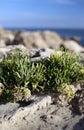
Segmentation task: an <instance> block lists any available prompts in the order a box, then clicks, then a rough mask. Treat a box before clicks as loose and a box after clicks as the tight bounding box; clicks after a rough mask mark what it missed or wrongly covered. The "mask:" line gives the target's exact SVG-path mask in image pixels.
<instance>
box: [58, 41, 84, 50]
mask: <svg viewBox="0 0 84 130" xmlns="http://www.w3.org/2000/svg"><path fill="white" fill-rule="evenodd" d="M60 47H63V48H65V49H69V50H71V51H72V52H75V53H81V52H84V48H83V47H82V46H80V45H79V44H78V43H77V42H75V41H73V40H67V41H64V42H63V43H62V44H61V46H60Z"/></svg>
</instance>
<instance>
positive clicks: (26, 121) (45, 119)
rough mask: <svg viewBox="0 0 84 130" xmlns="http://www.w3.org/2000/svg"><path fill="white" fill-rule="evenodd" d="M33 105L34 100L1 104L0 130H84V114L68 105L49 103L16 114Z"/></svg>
mask: <svg viewBox="0 0 84 130" xmlns="http://www.w3.org/2000/svg"><path fill="white" fill-rule="evenodd" d="M31 105H32V106H34V105H35V104H34V102H31V103H29V104H27V103H26V104H24V103H23V104H18V103H7V104H1V105H0V130H84V115H77V114H74V113H72V111H71V110H70V108H69V106H66V105H65V106H60V105H57V104H49V105H48V106H47V107H43V108H40V109H37V110H35V111H32V110H31V111H30V113H29V114H28V113H27V112H26V114H25V115H24V114H21V115H19V117H17V116H16V115H17V113H19V112H20V111H21V112H23V111H24V110H26V109H27V108H28V107H30V106H31ZM43 106H44V105H43ZM17 111H18V112H17Z"/></svg>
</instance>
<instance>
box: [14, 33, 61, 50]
mask: <svg viewBox="0 0 84 130" xmlns="http://www.w3.org/2000/svg"><path fill="white" fill-rule="evenodd" d="M61 42H62V39H61V37H60V36H59V35H58V34H57V33H55V32H51V31H43V32H26V31H25V32H24V31H22V32H18V33H17V35H16V36H15V39H14V41H13V44H15V43H16V44H23V45H25V46H26V47H27V48H31V47H33V48H59V44H60V43H61Z"/></svg>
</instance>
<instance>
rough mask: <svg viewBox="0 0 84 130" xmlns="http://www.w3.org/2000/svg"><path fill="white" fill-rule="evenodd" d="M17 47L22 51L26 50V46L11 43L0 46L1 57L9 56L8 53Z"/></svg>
mask: <svg viewBox="0 0 84 130" xmlns="http://www.w3.org/2000/svg"><path fill="white" fill-rule="evenodd" d="M15 49H18V50H20V51H22V50H26V48H25V47H24V46H23V45H10V46H4V47H0V57H3V56H7V54H8V53H11V52H12V51H13V50H15Z"/></svg>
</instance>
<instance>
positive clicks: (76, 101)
mask: <svg viewBox="0 0 84 130" xmlns="http://www.w3.org/2000/svg"><path fill="white" fill-rule="evenodd" d="M71 105H72V110H73V111H74V112H75V113H78V114H84V86H83V88H81V90H78V91H77V92H76V94H75V97H74V98H73V99H72V101H71Z"/></svg>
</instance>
